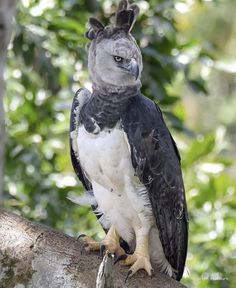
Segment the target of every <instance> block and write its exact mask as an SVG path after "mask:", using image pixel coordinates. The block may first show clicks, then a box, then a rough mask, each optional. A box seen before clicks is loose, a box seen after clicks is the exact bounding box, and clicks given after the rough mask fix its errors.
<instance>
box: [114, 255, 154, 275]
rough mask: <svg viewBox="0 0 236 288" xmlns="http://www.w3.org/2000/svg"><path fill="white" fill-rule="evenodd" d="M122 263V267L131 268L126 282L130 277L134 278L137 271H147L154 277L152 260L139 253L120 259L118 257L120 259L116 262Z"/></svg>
mask: <svg viewBox="0 0 236 288" xmlns="http://www.w3.org/2000/svg"><path fill="white" fill-rule="evenodd" d="M118 261H119V262H120V264H121V265H123V266H131V265H132V266H131V267H130V269H129V271H128V274H127V277H126V280H127V279H128V278H130V277H132V276H133V275H134V274H135V273H136V272H137V271H139V270H141V269H143V270H145V271H146V272H147V273H148V275H149V276H152V272H153V269H152V265H151V263H150V259H149V257H147V256H144V255H142V254H139V253H134V254H132V255H127V254H125V256H124V255H121V256H120V257H118V259H117V260H116V262H118Z"/></svg>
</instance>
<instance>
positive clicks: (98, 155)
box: [70, 1, 188, 280]
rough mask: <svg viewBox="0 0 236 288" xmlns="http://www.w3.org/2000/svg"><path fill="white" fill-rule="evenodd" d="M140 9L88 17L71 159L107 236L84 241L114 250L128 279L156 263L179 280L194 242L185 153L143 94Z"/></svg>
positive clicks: (122, 8) (85, 199)
mask: <svg viewBox="0 0 236 288" xmlns="http://www.w3.org/2000/svg"><path fill="white" fill-rule="evenodd" d="M138 13H139V8H138V6H137V5H135V4H132V5H129V3H128V1H120V3H119V6H118V10H117V13H116V20H115V24H113V25H110V26H106V27H104V25H103V24H102V23H100V22H99V20H97V19H95V18H90V19H89V24H90V29H89V31H88V32H87V33H86V36H87V38H89V39H90V40H91V43H90V46H89V50H88V69H89V73H90V77H91V80H92V93H91V92H90V91H88V90H87V89H80V90H79V91H77V93H76V95H75V97H74V100H73V105H72V110H71V131H70V140H71V141H70V143H71V159H72V164H73V167H74V169H75V172H76V174H77V176H78V177H79V179H80V180H81V182H82V183H83V186H84V187H85V190H86V194H85V196H84V197H82V198H81V199H79V200H77V201H78V202H79V203H80V204H81V203H85V202H87V203H89V204H90V205H91V206H92V208H93V210H94V211H95V213H96V214H97V216H98V219H99V221H100V223H101V225H102V226H103V228H104V230H105V231H106V236H105V238H104V240H102V241H101V242H100V243H98V242H96V241H94V240H93V239H92V238H90V237H88V236H85V237H84V238H83V241H84V243H85V244H86V250H91V251H93V250H98V249H99V248H100V246H101V245H102V246H103V247H105V248H106V250H108V251H109V252H111V253H115V254H116V256H117V258H118V260H120V261H121V263H122V264H123V265H129V266H131V267H130V269H129V272H128V276H129V277H130V276H132V275H133V274H134V273H136V271H138V270H140V269H144V270H146V271H147V273H148V274H149V275H151V274H152V271H153V268H154V269H157V270H158V271H161V272H163V273H166V274H167V275H169V276H171V277H173V278H175V279H177V280H180V279H181V277H182V275H183V270H184V266H185V260H186V254H187V241H188V217H187V206H186V200H185V192H184V184H183V180H182V174H181V167H180V156H179V153H178V150H177V147H176V144H175V142H174V140H173V138H172V136H171V134H170V132H169V130H168V128H167V127H166V125H165V122H164V120H163V117H162V113H161V110H160V108H159V107H158V106H157V104H155V103H154V102H153V101H151V100H149V99H148V98H146V97H145V96H143V95H142V94H141V92H140V88H141V81H140V77H141V71H142V68H143V65H142V55H141V51H140V49H139V47H138V45H137V43H136V41H135V39H134V38H133V37H132V35H131V34H130V31H131V29H132V26H133V24H134V22H135V19H136V17H137V15H138ZM125 244H126V245H125ZM127 247H129V250H130V252H129V254H128V252H127V250H128V249H127Z"/></svg>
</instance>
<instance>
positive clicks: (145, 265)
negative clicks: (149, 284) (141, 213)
mask: <svg viewBox="0 0 236 288" xmlns="http://www.w3.org/2000/svg"><path fill="white" fill-rule="evenodd" d="M120 258H121V257H120ZM121 259H122V258H121ZM120 263H121V265H128V266H129V265H132V266H131V267H130V269H129V272H128V275H127V278H128V277H131V276H132V275H133V274H135V273H136V272H137V271H138V270H141V269H144V270H145V271H146V272H147V273H148V275H149V276H151V275H152V270H153V269H152V265H151V263H150V255H149V233H148V234H146V235H143V234H142V233H137V235H136V248H135V251H134V253H133V254H132V255H127V257H126V259H125V260H122V261H120Z"/></svg>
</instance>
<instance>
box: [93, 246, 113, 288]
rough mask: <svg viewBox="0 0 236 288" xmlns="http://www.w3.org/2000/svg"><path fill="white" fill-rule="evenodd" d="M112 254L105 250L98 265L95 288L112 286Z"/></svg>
mask: <svg viewBox="0 0 236 288" xmlns="http://www.w3.org/2000/svg"><path fill="white" fill-rule="evenodd" d="M113 258H114V254H110V253H109V252H106V253H105V255H104V257H103V260H102V263H101V264H100V266H99V270H98V275H97V280H96V288H113V287H114V283H113V275H112V274H113V270H112V269H113V262H114V260H113Z"/></svg>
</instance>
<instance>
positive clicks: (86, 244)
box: [78, 227, 125, 257]
mask: <svg viewBox="0 0 236 288" xmlns="http://www.w3.org/2000/svg"><path fill="white" fill-rule="evenodd" d="M78 238H79V239H81V241H82V242H83V248H82V249H83V250H85V251H87V252H91V251H100V254H101V255H104V252H105V251H107V252H108V253H111V254H114V255H115V256H116V257H119V256H121V255H123V254H125V251H124V250H123V248H121V247H120V242H119V236H118V234H117V233H116V231H115V229H114V228H113V227H111V228H110V229H109V231H108V233H107V234H106V236H105V238H104V239H103V240H102V241H101V242H97V241H95V240H94V239H92V238H91V237H89V236H86V235H84V234H83V235H80V236H79V237H78Z"/></svg>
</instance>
